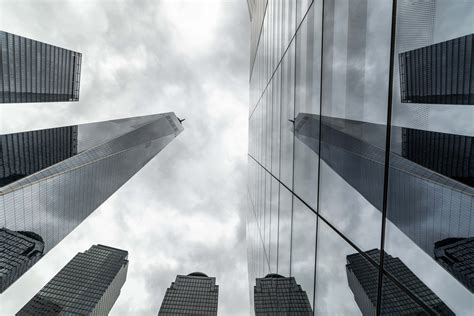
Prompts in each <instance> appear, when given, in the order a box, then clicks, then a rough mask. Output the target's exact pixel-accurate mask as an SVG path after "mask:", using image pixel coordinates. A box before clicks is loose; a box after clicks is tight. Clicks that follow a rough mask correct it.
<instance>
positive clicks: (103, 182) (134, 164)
mask: <svg viewBox="0 0 474 316" xmlns="http://www.w3.org/2000/svg"><path fill="white" fill-rule="evenodd" d="M182 130H183V127H182V126H181V124H180V122H179V121H178V119H177V117H176V116H175V115H174V113H165V114H157V115H150V116H143V117H135V118H128V119H120V120H114V121H107V122H98V123H91V124H84V125H78V126H69V127H61V128H54V129H49V130H40V131H34V132H24V133H16V134H8V135H2V136H0V139H1V140H2V147H1V148H0V149H1V154H2V157H3V158H2V164H1V165H2V166H3V168H2V169H3V170H2V172H3V173H2V175H6V177H5V178H8V177H9V176H10V175H12V174H13V175H15V177H16V178H18V179H17V180H16V181H11V180H12V177H10V178H8V179H9V180H8V181H9V183H8V184H6V185H4V186H3V187H0V228H6V229H8V230H9V231H16V232H19V231H27V232H31V233H32V234H35V235H31V234H29V235H28V236H29V237H31V236H41V240H42V242H44V251H43V252H44V253H47V252H48V251H49V250H51V249H52V248H53V247H54V246H55V245H57V244H58V243H59V242H60V241H61V240H62V239H63V238H64V237H65V236H66V235H67V234H69V233H70V232H71V231H72V230H73V229H74V228H75V227H76V226H78V225H79V224H80V223H81V222H82V221H83V220H84V219H85V218H86V217H87V216H89V215H90V214H91V213H92V212H93V211H94V210H95V209H96V208H97V207H99V206H100V205H101V204H102V203H103V202H104V201H105V200H106V199H107V198H108V197H109V196H110V195H112V194H113V193H114V192H115V191H116V190H118V189H119V188H120V187H121V186H122V185H123V184H124V183H125V182H126V181H128V179H130V178H131V177H132V176H133V175H134V174H135V173H136V172H138V171H139V170H140V169H141V168H142V167H143V166H144V165H145V164H146V163H147V162H148V161H150V160H151V159H152V158H153V157H154V156H155V155H156V154H157V153H158V152H160V151H161V150H162V149H163V148H164V147H165V146H166V145H167V144H168V143H169V142H170V141H171V140H173V139H174V138H175V137H176V136H177V135H178V134H179V133H180V132H181V131H182ZM4 144H6V146H4ZM5 178H4V179H5ZM3 181H4V182H6V180H3ZM2 247H3V245H2V244H0V249H2ZM30 266H31V265H29V266H28V268H29V267H30ZM26 270H27V269H25V270H23V272H25V271H26ZM18 277H19V275H17V277H16V278H18ZM10 283H12V282H10Z"/></svg>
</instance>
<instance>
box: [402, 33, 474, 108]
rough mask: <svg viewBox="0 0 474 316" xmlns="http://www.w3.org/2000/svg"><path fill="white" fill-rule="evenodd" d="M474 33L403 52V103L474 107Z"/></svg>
mask: <svg viewBox="0 0 474 316" xmlns="http://www.w3.org/2000/svg"><path fill="white" fill-rule="evenodd" d="M473 41H474V36H473V34H470V35H466V36H462V37H458V38H455V39H451V40H449V41H444V42H441V43H437V44H433V45H429V46H424V47H421V48H417V49H414V50H410V51H407V52H403V53H400V54H399V56H398V58H399V64H400V95H401V102H403V103H433V104H474V91H470V89H472V88H471V85H472V82H473V81H474V71H472V67H471V63H472V62H473V60H472V48H473V47H472V46H473Z"/></svg>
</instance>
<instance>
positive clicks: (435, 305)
mask: <svg viewBox="0 0 474 316" xmlns="http://www.w3.org/2000/svg"><path fill="white" fill-rule="evenodd" d="M365 253H366V254H367V255H368V256H369V257H371V258H372V259H373V260H374V261H375V262H378V260H379V256H380V250H378V249H372V250H369V251H366V252H365ZM384 257H385V259H384V262H385V263H384V268H385V270H386V271H387V272H388V273H391V274H392V275H393V276H394V277H395V278H397V279H398V280H399V281H400V282H401V283H402V284H403V285H405V286H406V287H407V288H408V289H409V290H410V291H411V292H412V293H414V294H415V295H416V296H417V297H418V299H419V300H420V302H414V301H413V300H412V299H411V298H410V297H409V296H408V295H407V294H406V293H405V292H404V291H402V290H401V289H400V288H399V287H398V286H396V285H395V284H394V283H393V282H392V281H390V280H388V279H387V278H386V277H385V278H384V279H383V285H382V288H383V291H382V308H381V315H418V314H420V315H424V314H425V311H426V309H427V308H428V309H431V310H432V311H433V312H434V313H440V314H441V315H454V313H453V312H452V311H451V310H450V309H449V308H448V307H447V306H446V305H445V304H444V303H443V301H441V299H440V298H439V297H438V296H437V295H436V294H435V293H433V291H431V290H430V289H429V288H428V287H427V286H426V285H425V284H424V283H423V282H422V281H421V280H420V279H419V278H418V277H417V276H416V275H415V274H414V273H413V272H411V271H410V269H408V267H407V266H406V265H405V264H404V263H403V262H402V261H401V260H400V259H399V258H394V257H392V256H390V255H389V254H386V253H384ZM346 271H347V280H348V283H349V287H350V288H351V290H352V292H353V293H354V299H355V301H356V302H357V305H359V308H360V310H361V312H362V314H363V315H375V311H376V302H377V283H378V268H376V267H374V266H373V265H372V264H370V263H369V262H368V261H367V259H365V258H364V257H363V256H362V255H361V254H360V253H354V254H351V255H348V256H347V265H346ZM421 304H422V305H423V307H424V308H422V307H421V306H420V305H421Z"/></svg>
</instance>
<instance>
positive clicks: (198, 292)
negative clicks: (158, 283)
mask: <svg viewBox="0 0 474 316" xmlns="http://www.w3.org/2000/svg"><path fill="white" fill-rule="evenodd" d="M218 297H219V286H218V285H216V278H213V277H208V276H207V275H206V274H204V273H202V272H193V273H190V274H188V275H178V276H177V277H176V281H174V282H172V283H171V286H170V287H169V288H168V289H167V290H166V293H165V297H164V298H163V302H162V303H161V307H160V311H159V312H158V315H160V316H167V315H169V316H171V315H217V305H218Z"/></svg>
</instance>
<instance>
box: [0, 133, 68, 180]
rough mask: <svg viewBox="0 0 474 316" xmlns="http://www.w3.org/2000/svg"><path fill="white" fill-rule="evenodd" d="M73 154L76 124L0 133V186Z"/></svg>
mask: <svg viewBox="0 0 474 316" xmlns="http://www.w3.org/2000/svg"><path fill="white" fill-rule="evenodd" d="M76 154H77V126H66V127H58V128H50V129H44V130H39V131H31V132H24V133H16V134H6V135H0V187H2V186H4V185H7V184H10V183H12V182H15V181H17V180H19V179H21V178H24V177H26V176H28V175H30V174H33V173H35V172H37V171H39V170H41V169H44V168H46V167H49V166H52V165H54V164H55V163H58V162H60V161H62V160H65V159H67V158H70V157H72V156H74V155H76Z"/></svg>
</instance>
